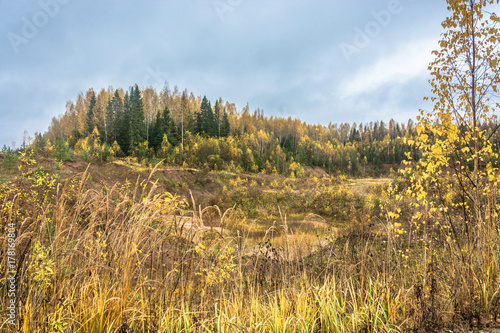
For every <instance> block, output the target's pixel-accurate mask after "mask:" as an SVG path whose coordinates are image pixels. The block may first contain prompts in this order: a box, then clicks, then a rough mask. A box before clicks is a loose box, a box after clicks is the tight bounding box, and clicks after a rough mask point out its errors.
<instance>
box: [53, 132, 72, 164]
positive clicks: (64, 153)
mask: <svg viewBox="0 0 500 333" xmlns="http://www.w3.org/2000/svg"><path fill="white" fill-rule="evenodd" d="M52 156H53V157H54V158H55V159H56V160H59V161H63V162H64V161H71V160H73V152H72V151H71V149H70V148H69V146H68V144H67V143H66V140H65V139H64V137H62V136H60V137H58V138H57V139H56V141H55V142H54V148H53V149H52Z"/></svg>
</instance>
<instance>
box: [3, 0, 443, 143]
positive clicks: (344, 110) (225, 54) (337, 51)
mask: <svg viewBox="0 0 500 333" xmlns="http://www.w3.org/2000/svg"><path fill="white" fill-rule="evenodd" d="M446 16H448V11H447V9H446V1H444V0H307V1H306V0H265V1H264V0H203V1H202V0H198V1H196V0H191V1H181V0H163V1H160V0H148V1H139V0H136V1H131V0H119V1H118V0H105V1H103V0H100V1H97V0H86V1H81V0H80V1H78V0H39V1H36V0H0V147H1V146H3V145H7V146H12V145H13V141H14V142H15V143H16V145H19V142H20V140H21V138H22V137H23V135H24V134H23V133H24V131H27V133H28V135H29V136H33V134H34V133H35V132H41V133H43V132H45V131H46V130H47V128H48V126H49V125H50V122H51V119H52V117H55V116H56V117H57V116H59V115H61V114H63V113H64V111H65V105H66V102H67V101H69V100H73V99H75V98H76V96H77V95H78V93H80V92H83V91H86V90H88V89H89V88H93V89H94V90H95V91H99V90H100V89H101V88H107V87H109V86H113V87H114V88H123V89H128V88H129V87H130V86H133V85H134V84H136V83H137V84H138V85H139V87H148V86H150V87H153V88H155V89H157V90H158V91H160V90H162V89H163V88H164V87H165V85H166V84H168V86H169V87H170V88H171V89H172V88H173V87H174V86H178V87H179V90H181V91H182V90H184V89H187V90H188V91H190V92H193V93H194V94H195V95H197V96H198V95H201V96H203V95H206V96H207V98H208V99H209V100H211V101H212V102H214V101H215V100H216V99H218V98H219V97H221V98H222V99H223V100H225V101H229V102H232V103H235V104H236V106H237V107H238V109H239V110H240V109H241V108H243V107H244V106H245V105H246V104H247V103H248V104H249V106H250V110H255V109H257V108H260V109H261V110H264V114H265V115H267V116H271V115H273V116H280V117H292V118H299V119H301V120H303V121H306V122H308V123H312V124H323V125H327V124H328V123H330V122H332V123H341V122H349V123H354V122H356V123H357V124H359V123H367V122H370V121H377V120H383V121H388V120H390V119H391V118H393V119H395V120H396V121H398V122H405V123H406V122H407V121H408V119H410V118H412V119H415V118H416V116H417V115H418V112H419V109H420V108H423V109H429V108H431V107H432V106H429V105H428V104H426V103H427V102H424V101H423V97H425V96H429V95H430V86H429V84H428V80H429V79H430V75H429V73H428V70H427V66H428V64H429V62H430V61H432V59H433V58H432V55H431V51H432V50H434V49H436V48H437V45H438V41H439V38H440V34H441V33H442V32H443V29H442V27H441V22H442V21H443V20H444V19H445V18H446Z"/></svg>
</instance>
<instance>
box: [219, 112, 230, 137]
mask: <svg viewBox="0 0 500 333" xmlns="http://www.w3.org/2000/svg"><path fill="white" fill-rule="evenodd" d="M230 130H231V129H230V126H229V118H228V115H227V112H226V111H224V114H223V115H222V121H221V124H220V137H228V136H229V133H230Z"/></svg>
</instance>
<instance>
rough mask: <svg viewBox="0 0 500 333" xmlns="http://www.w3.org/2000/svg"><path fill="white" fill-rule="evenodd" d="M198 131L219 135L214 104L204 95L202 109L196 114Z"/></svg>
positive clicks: (208, 134) (203, 133)
mask: <svg viewBox="0 0 500 333" xmlns="http://www.w3.org/2000/svg"><path fill="white" fill-rule="evenodd" d="M195 131H196V133H198V134H202V135H206V136H217V126H216V122H215V117H214V113H213V111H212V106H211V105H210V101H209V100H208V99H207V96H203V100H202V101H201V106H200V111H199V112H198V113H197V115H196V130H195Z"/></svg>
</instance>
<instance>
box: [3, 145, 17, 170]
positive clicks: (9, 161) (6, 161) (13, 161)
mask: <svg viewBox="0 0 500 333" xmlns="http://www.w3.org/2000/svg"><path fill="white" fill-rule="evenodd" d="M2 151H3V153H2V154H3V162H2V166H3V167H4V168H5V169H7V170H11V169H14V168H15V167H16V165H17V154H16V153H15V152H14V151H12V149H10V148H7V147H5V146H4V148H3V149H2Z"/></svg>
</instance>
